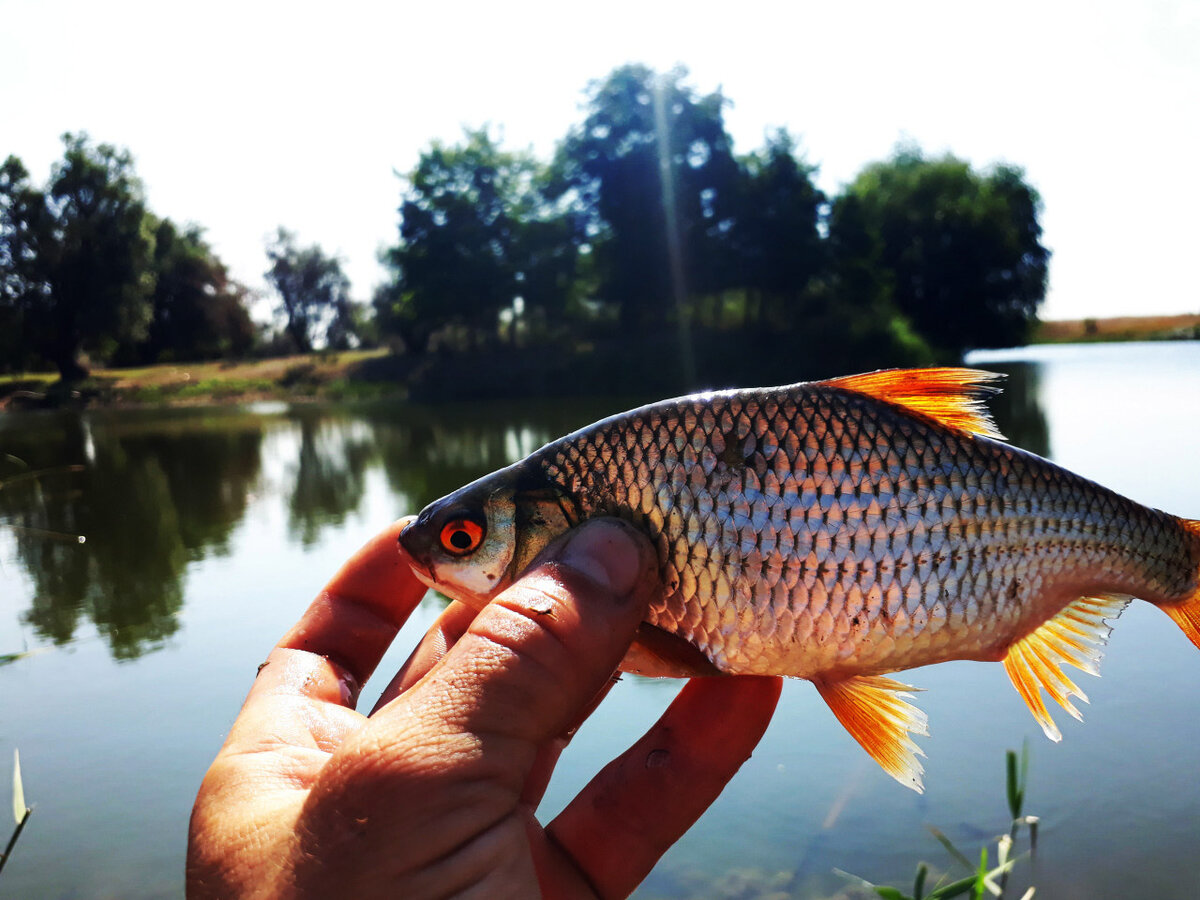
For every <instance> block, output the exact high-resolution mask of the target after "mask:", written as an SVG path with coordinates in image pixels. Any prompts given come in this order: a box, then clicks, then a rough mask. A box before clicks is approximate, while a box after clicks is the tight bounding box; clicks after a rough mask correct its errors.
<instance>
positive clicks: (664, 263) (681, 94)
mask: <svg viewBox="0 0 1200 900" xmlns="http://www.w3.org/2000/svg"><path fill="white" fill-rule="evenodd" d="M686 76H687V70H686V69H683V68H676V69H673V70H672V71H671V72H669V73H667V74H665V75H659V74H657V73H655V72H654V71H653V70H652V69H649V68H647V67H646V66H641V65H628V66H623V67H621V68H618V69H616V70H615V71H614V72H613V73H612V74H610V75H609V76H608V77H607V78H606V79H604V80H603V81H599V82H594V83H593V84H592V85H591V86H590V88H589V92H588V94H589V96H588V101H587V109H588V115H587V118H586V119H585V120H584V122H583V124H582V125H581V126H578V127H576V128H575V129H573V130H572V131H571V133H570V134H569V135H568V137H567V139H566V141H565V142H564V144H563V146H562V147H561V148H560V152H559V158H558V160H557V165H558V167H559V168H560V169H561V170H562V171H563V173H564V176H563V182H564V186H566V187H570V188H571V189H573V190H574V192H575V194H576V196H577V202H578V203H579V205H580V208H581V209H582V210H583V211H584V212H585V213H586V215H587V216H588V235H589V239H590V242H591V244H592V246H593V248H594V254H595V259H596V266H597V271H598V275H599V278H600V291H601V296H602V298H603V299H605V300H607V301H608V302H610V303H613V304H615V305H618V306H619V307H620V310H621V322H622V324H623V325H624V326H626V327H627V328H632V327H637V326H646V325H656V324H660V323H662V322H663V321H664V320H665V319H666V318H667V317H668V314H669V311H670V310H671V309H672V306H673V305H674V306H678V305H681V304H682V303H683V302H684V301H685V300H686V298H687V296H688V294H689V291H692V290H695V291H697V292H700V293H706V292H709V291H712V290H717V289H720V288H721V287H722V286H723V281H724V279H723V276H722V273H723V272H724V271H726V270H727V266H726V263H725V257H726V252H727V245H728V241H727V237H726V235H727V233H728V230H729V227H730V224H731V217H732V203H733V199H734V193H735V182H736V177H737V163H736V161H735V159H734V158H733V152H732V144H731V141H730V139H729V136H728V134H726V132H725V124H724V118H723V113H722V111H723V109H724V107H725V103H726V101H725V98H724V97H723V96H722V95H721V93H720V91H717V92H714V93H712V94H709V95H706V96H698V95H697V94H696V92H695V91H694V90H693V89H692V88H691V87H689V86H687V85H686V84H685V83H684V79H685V78H686Z"/></svg>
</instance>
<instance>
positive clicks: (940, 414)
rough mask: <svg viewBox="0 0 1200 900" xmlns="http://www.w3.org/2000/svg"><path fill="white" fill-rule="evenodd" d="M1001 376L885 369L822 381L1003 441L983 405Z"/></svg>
mask: <svg viewBox="0 0 1200 900" xmlns="http://www.w3.org/2000/svg"><path fill="white" fill-rule="evenodd" d="M1003 377H1004V376H1003V375H997V374H996V373H994V372H983V371H980V370H979V369H956V368H937V369H884V370H883V371H880V372H868V373H867V374H865V375H849V376H847V377H845V378H834V379H832V380H830V381H824V382H822V384H825V385H828V386H830V387H837V388H844V389H846V390H848V391H857V392H858V393H860V394H867V395H869V396H871V397H875V398H876V399H878V400H884V401H886V402H888V403H894V404H896V405H897V406H903V407H904V408H905V409H909V410H912V411H913V412H918V413H921V414H922V415H926V416H929V417H930V418H931V419H936V420H937V421H939V422H941V423H942V424H943V425H948V426H950V427H951V428H957V429H959V430H961V431H969V432H971V433H972V434H981V435H983V436H984V437H990V438H996V439H997V440H1004V435H1002V434H1001V433H1000V432H999V430H998V429H997V428H996V423H995V422H994V421H992V416H991V414H990V413H989V412H988V411H987V408H986V407H985V406H984V404H983V401H984V399H985V398H986V397H987V396H988V395H990V394H995V393H997V392H998V391H999V390H1000V389H999V388H998V387H995V386H994V384H993V382H996V381H999V380H1000V379H1001V378H1003Z"/></svg>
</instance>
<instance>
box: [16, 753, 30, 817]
mask: <svg viewBox="0 0 1200 900" xmlns="http://www.w3.org/2000/svg"><path fill="white" fill-rule="evenodd" d="M27 812H29V807H27V806H26V805H25V785H24V784H23V783H22V781H21V751H20V750H17V749H16V748H15V747H14V748H13V819H14V820H15V821H16V823H17V824H18V825H20V824H21V820H22V819H24V818H25V814H26V813H27Z"/></svg>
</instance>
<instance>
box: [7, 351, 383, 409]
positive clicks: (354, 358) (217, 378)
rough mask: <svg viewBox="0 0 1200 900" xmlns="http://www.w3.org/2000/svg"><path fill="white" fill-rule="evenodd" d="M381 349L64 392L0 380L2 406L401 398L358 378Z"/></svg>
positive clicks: (155, 373)
mask: <svg viewBox="0 0 1200 900" xmlns="http://www.w3.org/2000/svg"><path fill="white" fill-rule="evenodd" d="M387 353H388V351H387V350H386V349H377V350H355V351H347V352H344V353H330V354H321V353H314V354H307V355H301V356H285V357H280V358H278V359H262V360H251V361H248V362H198V363H166V364H161V365H156V366H145V367H142V368H137V369H102V368H101V369H93V370H92V373H91V375H90V376H89V377H88V378H87V379H86V380H84V381H82V382H80V383H78V384H74V385H70V386H69V387H68V386H65V385H62V384H61V383H59V381H58V376H57V375H55V374H53V373H49V372H45V373H28V374H21V375H3V376H0V408H9V409H28V408H38V407H48V406H64V405H73V404H76V405H98V406H156V405H169V406H187V405H204V404H212V403H249V402H252V401H256V400H294V401H302V400H346V399H359V398H361V399H370V398H374V397H380V396H386V395H389V394H403V392H404V388H403V386H402V385H400V384H396V383H394V382H393V383H387V382H382V381H378V380H368V379H364V378H362V377H361V375H360V372H361V370H362V368H363V367H364V366H366V365H370V364H371V363H372V362H374V361H377V360H379V359H381V358H383V357H386V356H387Z"/></svg>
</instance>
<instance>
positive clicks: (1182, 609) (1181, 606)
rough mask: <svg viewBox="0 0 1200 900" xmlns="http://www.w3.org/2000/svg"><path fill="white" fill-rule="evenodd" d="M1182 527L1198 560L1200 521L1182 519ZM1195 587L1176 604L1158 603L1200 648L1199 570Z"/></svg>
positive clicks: (1199, 553)
mask: <svg viewBox="0 0 1200 900" xmlns="http://www.w3.org/2000/svg"><path fill="white" fill-rule="evenodd" d="M1181 521H1182V522H1183V527H1184V528H1186V529H1187V530H1188V531H1189V532H1191V534H1192V537H1193V538H1194V541H1193V543H1194V546H1195V547H1196V556H1197V557H1198V558H1200V521H1197V520H1194V519H1182V520H1181ZM1195 576H1196V587H1195V589H1194V591H1193V593H1192V596H1190V597H1188V598H1187V599H1186V600H1180V601H1179V602H1177V603H1160V604H1159V607H1158V608H1159V609H1161V610H1162V611H1163V612H1165V613H1166V614H1167V615H1168V616H1170V617H1171V618H1172V619H1173V620H1174V621H1175V624H1176V625H1178V626H1179V627H1180V628H1182V629H1183V633H1184V634H1186V635H1187V636H1188V640H1189V641H1191V642H1192V643H1193V644H1195V645H1196V647H1197V648H1200V570H1198V571H1197V572H1196V573H1195Z"/></svg>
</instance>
